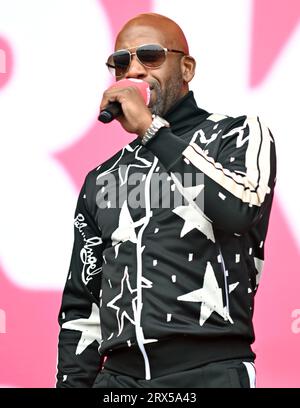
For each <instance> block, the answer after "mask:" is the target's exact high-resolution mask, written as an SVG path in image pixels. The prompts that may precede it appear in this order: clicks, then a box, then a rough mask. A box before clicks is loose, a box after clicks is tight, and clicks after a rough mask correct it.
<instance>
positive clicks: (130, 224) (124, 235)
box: [111, 200, 145, 258]
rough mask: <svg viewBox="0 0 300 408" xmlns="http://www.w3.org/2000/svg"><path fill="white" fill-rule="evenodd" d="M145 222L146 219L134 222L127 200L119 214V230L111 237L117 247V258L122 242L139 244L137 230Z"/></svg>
mask: <svg viewBox="0 0 300 408" xmlns="http://www.w3.org/2000/svg"><path fill="white" fill-rule="evenodd" d="M144 221H145V217H143V218H140V219H139V220H138V221H133V219H132V217H131V215H130V212H129V209H128V205H127V201H126V200H125V201H124V203H123V205H122V208H121V211H120V214H119V225H118V228H116V229H115V231H114V232H113V233H112V235H111V240H112V245H113V246H114V247H115V258H117V256H118V253H119V246H120V244H121V243H122V242H125V241H131V242H133V243H134V244H136V243H137V235H136V232H135V228H136V227H139V226H140V225H142V224H143V223H144Z"/></svg>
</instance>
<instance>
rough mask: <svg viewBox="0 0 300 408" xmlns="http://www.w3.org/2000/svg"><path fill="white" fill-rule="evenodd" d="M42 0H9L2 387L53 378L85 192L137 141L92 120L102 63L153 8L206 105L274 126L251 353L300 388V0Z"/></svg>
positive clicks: (3, 4) (0, 0)
mask: <svg viewBox="0 0 300 408" xmlns="http://www.w3.org/2000/svg"><path fill="white" fill-rule="evenodd" d="M23 3H26V8H25V6H24V4H23ZM41 3H43V8H42V7H41V6H40V5H39V2H36V1H35V0H28V1H26V2H23V1H22V0H11V1H10V2H7V1H5V0H0V152H1V160H0V161H1V163H0V166H1V168H0V177H1V192H2V196H1V200H0V201H1V203H0V214H1V227H0V361H1V365H0V367H1V368H0V385H1V386H2V387H53V386H54V383H55V373H56V358H57V357H56V353H57V334H58V325H57V314H58V309H59V305H60V299H61V292H62V288H63V285H64V281H65V279H66V276H67V271H68V263H69V259H70V254H71V245H72V239H73V236H72V234H73V230H72V228H73V227H72V217H73V213H74V209H75V204H76V198H77V194H78V189H79V187H80V185H81V183H82V182H83V178H84V176H85V174H86V173H87V171H88V170H89V169H91V168H93V167H95V166H96V165H98V164H99V163H101V162H102V161H103V160H105V159H106V158H108V157H110V156H111V155H112V154H113V153H114V152H116V151H117V150H118V149H119V148H120V147H122V146H123V145H124V144H125V143H127V142H128V141H130V140H131V139H132V138H133V137H134V136H129V135H126V134H124V132H122V131H121V130H120V127H119V125H118V124H117V123H113V124H111V125H109V126H107V125H102V124H100V123H99V122H98V121H97V119H96V118H97V112H98V105H99V102H100V99H101V94H102V92H103V91H104V89H105V88H106V87H107V86H108V85H109V83H110V81H111V79H110V78H109V76H108V74H107V73H106V71H105V67H104V62H105V60H106V57H107V54H108V53H109V52H110V51H111V49H112V48H113V39H114V37H115V34H116V33H117V32H118V29H119V28H120V26H121V25H122V24H123V23H124V22H125V21H126V20H128V19H129V18H130V17H132V16H134V15H135V14H137V13H140V12H145V11H156V12H160V13H162V14H166V15H168V16H170V17H171V18H174V19H175V20H176V21H177V22H178V23H179V24H180V25H181V26H182V27H183V29H184V31H185V32H186V35H187V37H188V40H189V43H190V46H191V54H192V55H193V56H194V57H195V58H196V59H197V61H198V68H197V78H195V79H194V80H193V82H192V83H191V89H193V90H194V91H195V95H196V97H197V100H198V103H199V105H200V106H201V107H203V108H205V109H207V110H209V111H211V112H218V113H225V114H231V115H239V114H244V113H249V112H250V113H251V112H252V113H254V114H258V115H259V116H260V117H261V118H262V119H263V120H264V121H265V122H266V123H267V124H268V126H269V127H270V128H271V130H272V131H273V134H274V137H275V140H276V144H277V152H278V183H277V189H276V197H275V203H274V207H273V212H272V216H271V221H270V228H269V234H268V240H267V250H266V262H265V268H264V271H263V275H262V279H261V286H260V288H259V291H258V294H257V297H256V309H255V328H256V337H257V339H256V342H255V344H254V350H255V351H256V353H257V361H256V365H257V370H258V386H259V387H299V386H300V375H299V366H300V343H299V340H300V296H299V295H300V277H299V266H298V265H299V243H300V236H299V231H300V216H299V210H298V208H299V206H298V190H299V188H298V185H297V170H296V169H295V164H297V163H298V162H297V156H296V155H297V151H298V150H299V148H300V142H299V132H298V129H297V121H298V118H299V92H300V80H299V72H300V66H299V65H300V63H299V49H300V48H299V47H300V24H299V21H300V2H299V1H298V0H284V1H283V0H276V1H273V0H241V1H237V0H226V2H224V1H223V0H199V1H197V2H196V1H192V0H186V1H185V2H184V12H183V3H182V1H177V0H174V1H166V0H164V1H163V0H156V1H154V0H153V1H150V0H148V1H147V0H143V1H141V0H130V1H123V2H120V1H117V0H102V1H101V0H91V1H89V2H86V1H83V0H81V1H80V0H78V1H76V2H74V1H71V0H64V2H61V1H58V0H53V1H50V0H49V1H48V2H41ZM47 3H48V4H47ZM224 3H226V5H225V4H224ZM294 122H295V124H294Z"/></svg>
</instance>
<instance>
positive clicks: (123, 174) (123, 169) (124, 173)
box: [97, 145, 152, 186]
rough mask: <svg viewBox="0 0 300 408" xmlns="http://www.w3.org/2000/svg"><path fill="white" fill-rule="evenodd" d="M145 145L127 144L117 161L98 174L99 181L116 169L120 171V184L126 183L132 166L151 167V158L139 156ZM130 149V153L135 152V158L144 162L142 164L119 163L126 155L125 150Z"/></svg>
mask: <svg viewBox="0 0 300 408" xmlns="http://www.w3.org/2000/svg"><path fill="white" fill-rule="evenodd" d="M142 147H143V146H135V147H134V148H132V147H131V146H130V145H127V146H125V147H124V148H123V149H122V152H121V154H120V156H119V158H118V159H117V160H116V162H115V163H114V164H113V165H112V166H111V167H110V168H109V169H108V170H106V171H104V172H103V173H100V174H99V175H98V176H97V182H98V180H99V179H100V178H101V177H104V176H106V175H107V174H110V173H113V172H114V171H118V172H119V179H120V182H121V183H120V186H122V185H124V184H125V183H127V180H128V173H129V170H130V168H131V167H138V168H148V167H151V164H152V163H151V162H149V160H146V159H143V158H142V157H139V155H138V153H139V151H140V150H141V148H142ZM126 150H127V151H128V152H130V153H132V152H134V151H135V150H136V152H135V159H136V160H137V161H138V162H140V163H142V164H136V163H135V164H134V163H132V164H129V165H119V162H120V161H121V159H122V157H123V156H124V153H125V151H126ZM98 169H100V167H98Z"/></svg>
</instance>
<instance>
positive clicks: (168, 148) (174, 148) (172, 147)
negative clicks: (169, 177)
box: [145, 127, 189, 170]
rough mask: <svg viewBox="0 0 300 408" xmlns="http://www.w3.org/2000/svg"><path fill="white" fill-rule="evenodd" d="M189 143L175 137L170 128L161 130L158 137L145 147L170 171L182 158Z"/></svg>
mask: <svg viewBox="0 0 300 408" xmlns="http://www.w3.org/2000/svg"><path fill="white" fill-rule="evenodd" d="M188 145H189V144H188V143H187V142H185V141H184V140H182V139H181V138H180V137H178V136H176V135H174V133H172V130H171V129H170V128H166V127H164V128H161V129H160V130H159V131H158V132H157V135H156V136H155V137H154V138H153V139H152V140H150V141H149V142H148V143H147V145H146V146H145V147H146V148H147V149H148V150H150V151H151V152H152V153H153V154H154V155H155V156H156V157H157V158H158V159H159V161H160V162H161V163H162V164H163V165H164V167H165V168H166V170H169V169H170V168H171V167H172V165H173V164H174V163H175V162H176V161H177V160H178V158H179V157H181V156H182V152H183V151H184V150H185V149H186V148H187V147H188Z"/></svg>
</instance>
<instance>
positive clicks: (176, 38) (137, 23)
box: [115, 13, 189, 55]
mask: <svg viewBox="0 0 300 408" xmlns="http://www.w3.org/2000/svg"><path fill="white" fill-rule="evenodd" d="M137 31H138V37H139V38H140V36H143V35H145V36H147V35H148V36H151V33H154V32H155V35H156V37H160V38H161V40H160V44H161V45H163V46H164V47H167V48H176V49H179V50H181V51H183V52H184V53H185V54H187V55H188V54H189V47H188V43H187V40H186V38H185V35H184V33H183V31H182V29H181V28H180V27H179V25H178V24H177V23H175V21H173V20H171V19H170V18H168V17H165V16H162V15H161V14H155V13H145V14H139V15H137V16H135V17H134V18H132V19H131V20H129V21H128V22H127V23H126V24H125V25H124V26H123V28H122V29H121V31H120V32H119V34H118V36H117V39H116V45H115V49H119V48H120V47H119V44H121V43H122V44H124V40H125V41H126V40H127V41H128V43H129V42H130V41H132V39H133V38H136V37H137Z"/></svg>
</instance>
